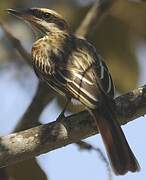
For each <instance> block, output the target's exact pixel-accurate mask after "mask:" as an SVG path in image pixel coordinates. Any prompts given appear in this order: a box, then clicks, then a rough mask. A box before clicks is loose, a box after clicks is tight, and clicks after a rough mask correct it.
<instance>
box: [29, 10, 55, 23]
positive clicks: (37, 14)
mask: <svg viewBox="0 0 146 180" xmlns="http://www.w3.org/2000/svg"><path fill="white" fill-rule="evenodd" d="M32 14H33V15H34V16H35V17H37V18H39V19H44V20H49V19H50V17H51V14H50V13H44V12H42V11H40V10H39V9H33V10H32Z"/></svg>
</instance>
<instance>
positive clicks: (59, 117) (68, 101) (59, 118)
mask: <svg viewBox="0 0 146 180" xmlns="http://www.w3.org/2000/svg"><path fill="white" fill-rule="evenodd" d="M70 102H71V98H69V97H67V101H66V103H65V106H64V108H63V110H62V112H61V113H60V115H59V116H58V118H57V119H56V121H62V120H63V119H64V118H65V111H66V108H67V106H68V105H69V103H70Z"/></svg>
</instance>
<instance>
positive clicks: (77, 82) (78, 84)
mask: <svg viewBox="0 0 146 180" xmlns="http://www.w3.org/2000/svg"><path fill="white" fill-rule="evenodd" d="M55 72H56V73H55V74H54V77H55V78H56V79H57V80H58V83H62V85H65V86H66V89H67V90H68V92H69V93H70V94H71V96H73V97H75V98H77V99H79V100H80V101H81V102H82V103H83V104H85V105H86V106H88V107H90V108H94V107H95V106H97V105H98V103H99V102H100V98H101V92H100V91H101V90H102V91H103V92H104V93H105V94H106V95H108V96H110V97H113V96H114V85H113V81H112V78H111V75H110V73H109V71H108V69H107V66H106V65H105V63H104V61H103V60H102V58H101V57H100V56H97V54H96V52H95V50H94V48H93V47H92V46H91V45H90V44H88V43H86V44H85V41H84V42H82V40H81V42H79V44H78V46H77V48H76V49H74V50H73V51H72V53H71V54H70V56H69V58H68V60H67V61H66V63H65V64H60V66H58V68H57V69H56V71H55Z"/></svg>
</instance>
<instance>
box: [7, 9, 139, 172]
mask: <svg viewBox="0 0 146 180" xmlns="http://www.w3.org/2000/svg"><path fill="white" fill-rule="evenodd" d="M9 12H10V13H12V14H14V15H16V16H18V17H20V18H23V19H25V20H27V21H29V22H30V23H31V24H32V25H34V26H35V27H37V28H38V29H39V30H40V31H41V32H42V34H43V37H42V38H40V39H39V40H37V41H36V42H35V43H34V44H33V47H32V63H33V66H34V69H35V72H36V74H37V75H38V77H39V78H40V79H42V80H43V81H45V82H46V83H47V84H48V85H50V86H51V87H52V88H53V89H54V90H56V91H57V92H59V93H61V94H63V95H65V96H67V97H69V98H75V99H77V100H79V101H80V102H81V103H83V104H84V105H85V106H86V107H87V108H88V110H89V112H90V113H91V115H92V116H93V119H94V120H95V121H96V123H97V127H98V129H99V131H100V133H101V135H102V138H103V141H104V144H105V147H106V150H107V153H108V156H109V159H110V162H111V165H112V167H113V169H114V172H115V173H116V174H120V175H122V174H125V173H126V172H128V171H132V172H135V171H138V170H139V165H138V162H137V160H136V158H135V156H134V155H133V153H132V151H131V149H130V147H129V145H128V143H127V141H126V138H125V136H124V134H123V132H122V130H121V128H120V126H119V124H118V122H117V121H116V117H115V115H114V100H113V98H114V85H113V81H112V78H111V75H110V73H109V71H108V68H107V66H106V64H105V63H104V61H103V59H102V57H101V56H99V55H98V54H97V52H96V50H95V48H94V47H93V46H92V45H91V44H90V43H89V42H88V41H87V40H85V39H81V38H78V37H77V36H75V35H73V34H72V33H71V32H70V31H69V28H68V25H67V23H66V22H65V20H64V19H63V18H62V17H61V16H60V15H59V14H58V13H56V12H54V11H52V10H48V9H43V8H40V9H39V8H33V9H28V10H26V11H20V12H19V11H14V10H9Z"/></svg>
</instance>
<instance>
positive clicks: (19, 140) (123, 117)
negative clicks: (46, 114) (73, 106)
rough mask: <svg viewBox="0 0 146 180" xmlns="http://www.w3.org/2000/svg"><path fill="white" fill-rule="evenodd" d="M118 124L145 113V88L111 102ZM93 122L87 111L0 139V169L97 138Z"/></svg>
mask: <svg viewBox="0 0 146 180" xmlns="http://www.w3.org/2000/svg"><path fill="white" fill-rule="evenodd" d="M115 102H116V114H117V119H118V120H119V123H120V124H126V123H127V122H130V121H132V120H134V119H135V118H137V117H140V116H143V115H144V114H145V113H146V85H145V86H143V87H140V88H138V89H135V90H133V91H131V92H129V93H126V94H124V95H122V96H119V97H117V98H116V99H115ZM97 133H98V131H97V128H96V125H95V122H94V121H93V120H92V118H91V116H90V115H89V113H88V112H87V111H84V112H80V113H77V114H74V115H71V116H69V117H66V118H65V119H64V121H63V122H52V123H49V124H46V125H41V126H38V127H35V128H31V129H28V130H25V131H21V132H18V133H13V134H10V135H7V136H4V137H1V138H0V167H4V166H8V165H10V164H13V163H16V162H18V161H23V160H26V159H29V158H33V157H35V156H37V155H40V154H43V153H46V152H49V151H52V150H55V149H57V148H61V147H63V146H65V145H68V144H71V143H75V142H78V141H79V140H81V139H84V138H87V137H89V136H92V135H95V134H97Z"/></svg>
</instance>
